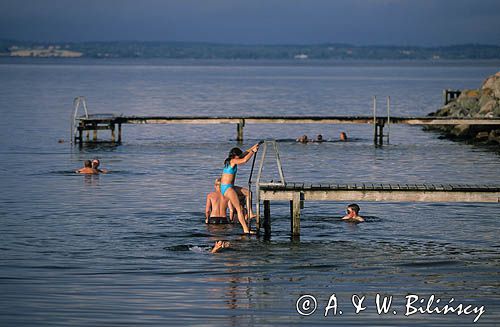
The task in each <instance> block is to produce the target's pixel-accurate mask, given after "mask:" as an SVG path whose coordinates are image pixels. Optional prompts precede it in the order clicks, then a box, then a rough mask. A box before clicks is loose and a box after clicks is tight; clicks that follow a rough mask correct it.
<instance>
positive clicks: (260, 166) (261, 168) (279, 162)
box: [256, 140, 286, 186]
mask: <svg viewBox="0 0 500 327" xmlns="http://www.w3.org/2000/svg"><path fill="white" fill-rule="evenodd" d="M268 144H271V145H272V146H273V149H274V156H275V158H276V164H277V165H278V173H279V175H280V180H281V183H280V184H281V185H285V184H286V181H285V175H284V174H283V166H282V164H281V158H280V155H279V150H278V144H277V142H276V140H272V141H265V142H264V149H263V150H262V156H261V159H260V163H259V171H258V173H257V181H256V185H257V186H259V184H260V179H261V177H262V170H263V168H264V161H265V160H266V154H267V146H268Z"/></svg>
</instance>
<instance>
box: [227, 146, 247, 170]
mask: <svg viewBox="0 0 500 327" xmlns="http://www.w3.org/2000/svg"><path fill="white" fill-rule="evenodd" d="M242 154H243V151H241V149H240V148H232V149H231V151H229V154H228V156H227V158H226V160H224V166H227V165H229V164H230V163H231V159H234V158H236V157H237V158H240V157H241V155H242Z"/></svg>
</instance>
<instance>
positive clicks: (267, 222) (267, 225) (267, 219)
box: [263, 200, 271, 235]
mask: <svg viewBox="0 0 500 327" xmlns="http://www.w3.org/2000/svg"><path fill="white" fill-rule="evenodd" d="M263 202H264V234H265V235H271V202H270V201H269V200H264V201H263Z"/></svg>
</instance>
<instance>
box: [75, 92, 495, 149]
mask: <svg viewBox="0 0 500 327" xmlns="http://www.w3.org/2000/svg"><path fill="white" fill-rule="evenodd" d="M81 107H82V108H83V110H84V114H83V115H81V116H79V115H78V112H79V109H80V108H81ZM376 107H377V106H376V98H375V97H374V102H373V115H372V116H227V117H222V116H121V115H120V116H116V115H114V114H89V113H88V110H87V104H86V100H85V98H84V97H76V98H75V100H74V112H73V121H72V125H71V141H72V142H75V143H79V144H82V143H83V142H97V132H98V131H100V130H109V131H111V142H118V143H121V141H122V125H123V124H189V125H196V124H198V125H206V124H234V125H236V140H237V141H239V142H241V141H243V130H244V127H245V126H246V125H248V124H370V125H373V128H374V134H373V141H374V143H375V144H379V145H382V143H383V138H384V137H386V139H387V141H388V140H389V133H388V131H389V130H390V125H391V124H404V125H420V126H425V125H463V124H465V125H498V126H500V118H450V117H391V116H390V98H389V97H388V98H387V116H377V115H376V112H377V109H376ZM384 127H387V133H386V134H384ZM90 132H92V139H91V138H90ZM84 134H85V135H86V137H85V140H84Z"/></svg>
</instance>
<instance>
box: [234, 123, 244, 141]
mask: <svg viewBox="0 0 500 327" xmlns="http://www.w3.org/2000/svg"><path fill="white" fill-rule="evenodd" d="M243 127H245V120H244V119H240V122H239V123H238V124H237V125H236V133H237V135H236V141H238V142H243Z"/></svg>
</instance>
